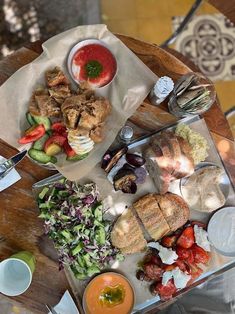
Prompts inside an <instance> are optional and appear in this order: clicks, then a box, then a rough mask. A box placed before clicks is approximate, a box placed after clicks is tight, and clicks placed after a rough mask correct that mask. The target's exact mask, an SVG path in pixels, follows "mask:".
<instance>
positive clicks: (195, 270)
mask: <svg viewBox="0 0 235 314" xmlns="http://www.w3.org/2000/svg"><path fill="white" fill-rule="evenodd" d="M188 265H189V267H190V269H191V272H190V275H191V279H190V280H189V282H188V284H187V286H189V285H191V284H192V283H193V282H194V280H195V279H197V278H198V277H200V276H201V274H202V273H203V270H202V269H201V268H200V267H198V266H197V265H195V264H193V263H192V264H190V263H189V264H188Z"/></svg>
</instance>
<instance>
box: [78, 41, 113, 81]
mask: <svg viewBox="0 0 235 314" xmlns="http://www.w3.org/2000/svg"><path fill="white" fill-rule="evenodd" d="M94 60H95V61H98V62H99V63H100V64H101V65H102V70H101V72H100V73H99V75H98V76H97V77H88V76H87V71H86V64H87V63H88V62H89V61H94ZM73 63H74V64H75V65H76V66H79V67H80V72H79V77H77V79H78V80H79V81H89V82H90V83H96V84H98V85H99V86H104V85H106V84H108V83H109V82H110V81H111V80H112V79H113V77H114V75H115V73H116V70H117V64H116V60H115V58H114V56H113V55H112V53H111V52H110V51H109V50H108V49H107V48H105V47H104V46H102V45H99V44H90V45H87V46H84V47H82V48H80V49H78V51H77V52H76V54H75V55H74V57H73Z"/></svg>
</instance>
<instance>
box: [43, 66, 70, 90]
mask: <svg viewBox="0 0 235 314" xmlns="http://www.w3.org/2000/svg"><path fill="white" fill-rule="evenodd" d="M45 77H46V83H47V86H49V87H52V86H57V85H69V80H68V79H67V77H66V76H65V74H64V73H63V72H62V70H61V69H60V68H59V67H55V68H54V69H53V70H48V71H46V74H45Z"/></svg>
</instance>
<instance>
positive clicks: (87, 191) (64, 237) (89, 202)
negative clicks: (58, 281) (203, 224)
mask: <svg viewBox="0 0 235 314" xmlns="http://www.w3.org/2000/svg"><path fill="white" fill-rule="evenodd" d="M98 196H99V193H98V190H97V186H96V184H95V183H88V184H85V185H83V186H82V185H79V184H77V183H76V182H71V181H68V180H65V179H62V180H60V181H59V182H56V183H53V184H51V185H49V186H48V187H45V188H44V189H43V190H42V191H41V193H40V194H39V195H38V205H39V209H40V212H41V213H40V215H39V217H40V218H43V219H44V226H45V232H46V234H48V235H49V237H50V238H51V239H52V240H53V241H54V245H55V247H56V249H57V250H58V254H59V264H60V269H62V268H63V267H64V265H68V266H70V268H71V270H72V271H73V273H74V275H75V277H76V278H78V279H85V278H87V277H90V276H92V275H94V274H96V273H99V272H100V271H101V269H103V268H104V267H107V266H108V264H109V263H110V262H112V261H114V260H117V259H118V260H122V259H123V256H122V255H121V254H120V252H119V250H118V249H116V248H114V247H113V246H112V244H111V241H110V231H111V222H109V221H107V220H105V219H104V217H103V214H104V210H103V205H102V202H101V201H99V200H98Z"/></svg>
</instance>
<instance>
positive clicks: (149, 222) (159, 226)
mask: <svg viewBox="0 0 235 314" xmlns="http://www.w3.org/2000/svg"><path fill="white" fill-rule="evenodd" d="M133 207H134V209H135V210H136V212H137V214H138V216H139V218H140V219H141V221H142V223H143V225H144V227H145V228H146V230H147V232H148V233H149V235H150V236H151V238H152V239H154V240H159V239H160V238H161V237H163V236H164V235H165V234H166V233H168V232H169V231H170V228H169V225H168V224H167V221H166V220H165V218H164V216H163V214H162V212H161V210H160V208H159V206H158V203H157V201H156V199H155V197H154V194H147V195H145V196H144V197H142V198H140V199H139V200H138V201H137V202H135V203H134V204H133Z"/></svg>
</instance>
